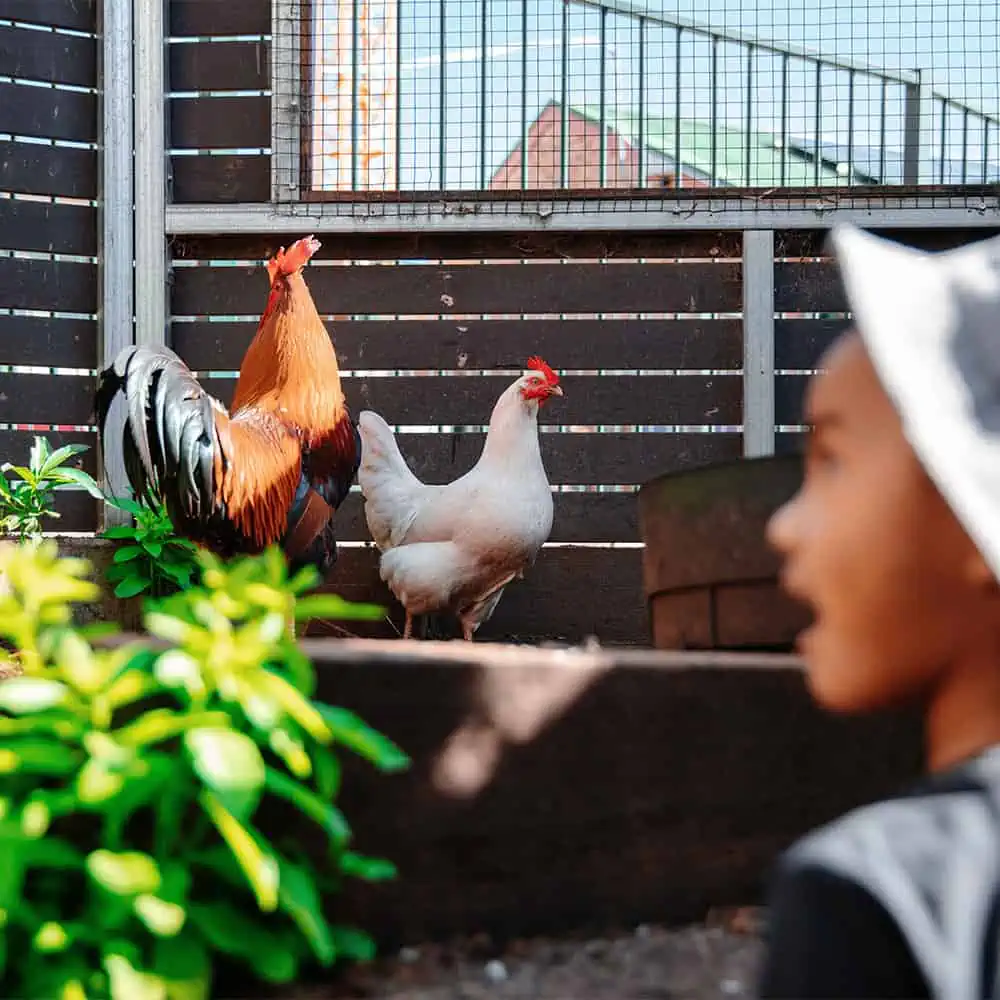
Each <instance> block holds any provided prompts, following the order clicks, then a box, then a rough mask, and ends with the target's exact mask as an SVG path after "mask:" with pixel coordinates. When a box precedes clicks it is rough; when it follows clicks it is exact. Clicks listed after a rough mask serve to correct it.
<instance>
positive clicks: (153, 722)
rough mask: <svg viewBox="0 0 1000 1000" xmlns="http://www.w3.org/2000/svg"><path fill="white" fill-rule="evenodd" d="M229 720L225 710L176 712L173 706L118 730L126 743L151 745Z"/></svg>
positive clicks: (151, 710) (151, 713)
mask: <svg viewBox="0 0 1000 1000" xmlns="http://www.w3.org/2000/svg"><path fill="white" fill-rule="evenodd" d="M228 723H229V716H228V715H227V714H226V713H225V712H174V711H172V710H171V709H169V708H153V709H150V710H149V711H148V712H146V713H144V714H143V715H142V716H141V717H140V718H138V719H136V720H135V721H134V722H130V723H128V725H125V726H122V728H121V729H117V730H115V732H114V737H115V739H116V740H117V741H118V742H119V743H121V744H122V745H123V746H128V747H147V746H149V745H150V744H152V743H159V742H161V741H162V740H169V739H171V738H173V737H174V736H179V735H180V734H181V733H183V732H186V731H187V730H194V729H198V728H200V727H215V728H219V727H223V726H225V725H227V724H228Z"/></svg>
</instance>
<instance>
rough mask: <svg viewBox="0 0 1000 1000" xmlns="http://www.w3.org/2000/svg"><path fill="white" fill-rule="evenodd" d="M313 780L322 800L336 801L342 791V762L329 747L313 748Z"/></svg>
mask: <svg viewBox="0 0 1000 1000" xmlns="http://www.w3.org/2000/svg"><path fill="white" fill-rule="evenodd" d="M312 761H313V780H314V781H315V782H316V792H317V794H318V795H319V797H320V798H321V799H327V800H330V799H334V798H336V796H337V793H338V792H339V791H340V771H341V769H340V761H339V760H338V759H337V756H336V754H334V753H333V752H332V751H331V750H329V749H328V748H327V747H321V746H317V747H313V751H312Z"/></svg>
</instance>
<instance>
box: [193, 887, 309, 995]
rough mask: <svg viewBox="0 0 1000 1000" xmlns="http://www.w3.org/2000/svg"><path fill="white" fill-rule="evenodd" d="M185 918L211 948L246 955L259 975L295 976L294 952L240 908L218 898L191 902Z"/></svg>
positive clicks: (284, 979) (275, 979) (277, 979)
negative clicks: (199, 932)
mask: <svg viewBox="0 0 1000 1000" xmlns="http://www.w3.org/2000/svg"><path fill="white" fill-rule="evenodd" d="M189 919H190V921H191V923H192V924H194V925H195V926H197V928H198V930H199V931H201V933H202V934H203V935H204V937H205V940H206V941H208V943H209V944H210V945H211V946H212V948H214V949H215V950H216V951H221V952H222V953H223V954H225V955H232V956H234V957H236V958H243V959H246V960H247V961H249V962H250V964H251V965H252V966H253V968H254V970H255V971H256V973H257V974H258V975H259V976H260V977H261V978H262V979H265V980H267V981H268V982H271V983H290V982H292V980H294V979H295V976H296V973H297V972H298V960H297V958H296V956H295V954H294V953H293V952H292V951H290V950H289V949H288V948H286V947H283V946H282V945H281V944H280V941H279V939H278V938H277V937H276V936H275V935H274V934H270V933H267V932H265V931H264V930H263V929H262V928H261V927H260V925H259V924H257V923H256V922H254V921H253V920H252V919H251V918H250V917H249V916H247V914H246V913H244V912H243V911H242V910H238V909H236V907H234V906H231V905H230V904H228V903H221V902H220V903H207V904H199V905H193V906H192V907H191V909H190V912H189Z"/></svg>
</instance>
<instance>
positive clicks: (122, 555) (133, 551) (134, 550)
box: [114, 545, 142, 563]
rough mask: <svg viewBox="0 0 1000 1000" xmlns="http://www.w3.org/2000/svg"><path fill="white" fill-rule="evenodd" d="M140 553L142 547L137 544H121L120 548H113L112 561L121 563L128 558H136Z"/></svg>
mask: <svg viewBox="0 0 1000 1000" xmlns="http://www.w3.org/2000/svg"><path fill="white" fill-rule="evenodd" d="M141 555H142V547H141V546H139V545H123V546H122V547H121V548H120V549H115V554H114V562H116V563H123V562H128V561H129V560H130V559H138V558H139V556H141Z"/></svg>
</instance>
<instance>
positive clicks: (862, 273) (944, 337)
mask: <svg viewBox="0 0 1000 1000" xmlns="http://www.w3.org/2000/svg"><path fill="white" fill-rule="evenodd" d="M831 242H832V244H833V248H834V252H835V254H836V257H837V261H838V264H839V267H840V273H841V276H842V277H843V281H844V286H845V288H846V291H847V298H848V301H849V303H850V309H851V312H852V313H853V316H854V322H855V325H856V328H857V330H858V332H859V333H860V335H861V338H862V340H863V341H864V343H865V346H866V347H867V350H868V353H869V355H870V357H871V360H872V364H873V365H874V367H875V370H876V371H877V372H878V375H879V378H880V379H881V381H882V384H883V386H884V387H885V389H886V392H887V393H888V395H889V397H890V399H891V400H892V401H893V404H894V405H895V407H896V409H897V411H898V412H899V414H900V417H901V418H902V423H903V430H904V433H905V434H906V438H907V440H908V441H909V443H910V446H911V447H912V448H913V450H914V452H915V453H916V455H917V458H918V459H919V460H920V462H921V463H922V465H923V466H924V468H925V470H926V471H927V474H928V475H929V476H930V478H931V480H932V481H933V482H934V483H935V485H936V486H937V488H938V490H939V491H940V493H941V495H942V496H943V497H944V499H945V501H946V502H947V503H948V504H949V506H950V507H951V509H952V510H953V511H954V513H955V515H956V517H957V518H958V520H959V521H960V523H961V524H962V526H963V527H964V528H965V530H966V532H967V533H968V534H969V537H970V538H971V539H972V541H973V542H974V543H975V544H976V546H977V547H978V548H979V550H980V552H981V553H982V554H983V557H984V558H985V559H986V561H987V563H988V564H989V566H990V568H991V569H992V570H993V572H994V574H995V575H996V576H997V577H998V578H1000V237H994V238H992V239H987V240H981V241H979V242H976V243H972V244H970V245H967V246H963V247H959V248H958V249H956V250H948V251H945V252H940V253H928V252H926V251H921V250H913V249H911V248H909V247H905V246H902V245H901V244H899V243H894V242H891V241H889V240H886V239H882V238H881V237H878V236H874V235H872V234H871V233H867V232H863V231H862V230H860V229H857V228H855V227H854V226H848V225H839V226H837V227H835V228H834V230H833V232H832V234H831Z"/></svg>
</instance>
